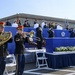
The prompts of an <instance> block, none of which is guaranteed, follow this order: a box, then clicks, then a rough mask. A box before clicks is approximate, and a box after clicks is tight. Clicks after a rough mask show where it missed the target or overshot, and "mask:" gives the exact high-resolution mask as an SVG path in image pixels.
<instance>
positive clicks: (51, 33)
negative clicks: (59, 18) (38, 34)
mask: <svg viewBox="0 0 75 75" xmlns="http://www.w3.org/2000/svg"><path fill="white" fill-rule="evenodd" d="M47 32H48V37H49V38H53V37H54V31H53V29H52V27H51V28H49V29H48V31H47Z"/></svg>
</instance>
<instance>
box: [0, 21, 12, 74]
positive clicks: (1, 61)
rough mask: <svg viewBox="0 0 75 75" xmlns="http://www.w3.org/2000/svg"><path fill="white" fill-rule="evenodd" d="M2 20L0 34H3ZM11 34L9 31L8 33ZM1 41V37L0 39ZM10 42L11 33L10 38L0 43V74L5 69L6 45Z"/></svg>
mask: <svg viewBox="0 0 75 75" xmlns="http://www.w3.org/2000/svg"><path fill="white" fill-rule="evenodd" d="M4 25H5V23H4V22H0V35H2V34H4V33H5V32H4ZM10 34H11V33H10ZM0 41H1V39H0ZM9 42H12V34H11V38H10V39H9V40H8V41H6V42H5V43H4V44H1V45H0V75H3V72H4V70H5V65H6V55H7V53H8V51H7V46H8V43H9Z"/></svg>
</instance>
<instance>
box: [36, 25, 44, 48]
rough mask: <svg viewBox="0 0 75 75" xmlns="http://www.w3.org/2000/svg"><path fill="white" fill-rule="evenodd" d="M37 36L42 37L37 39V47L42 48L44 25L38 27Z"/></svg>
mask: <svg viewBox="0 0 75 75" xmlns="http://www.w3.org/2000/svg"><path fill="white" fill-rule="evenodd" d="M36 37H38V38H39V39H40V40H37V48H38V49H42V42H43V36H42V27H41V25H40V24H39V27H37V28H36Z"/></svg>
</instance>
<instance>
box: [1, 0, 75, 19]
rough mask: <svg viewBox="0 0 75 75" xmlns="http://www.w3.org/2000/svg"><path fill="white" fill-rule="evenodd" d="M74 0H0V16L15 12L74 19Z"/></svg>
mask: <svg viewBox="0 0 75 75" xmlns="http://www.w3.org/2000/svg"><path fill="white" fill-rule="evenodd" d="M74 8H75V0H1V1H0V18H3V17H7V16H10V15H14V14H17V13H27V14H35V15H43V16H50V17H57V18H66V19H73V20H75V9H74Z"/></svg>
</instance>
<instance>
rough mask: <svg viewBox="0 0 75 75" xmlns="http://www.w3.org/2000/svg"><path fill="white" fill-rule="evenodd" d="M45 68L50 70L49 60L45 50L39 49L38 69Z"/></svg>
mask: <svg viewBox="0 0 75 75" xmlns="http://www.w3.org/2000/svg"><path fill="white" fill-rule="evenodd" d="M40 61H41V63H40ZM43 66H45V67H47V68H48V64H47V58H46V56H45V52H44V50H40V49H39V51H36V67H38V68H41V67H43Z"/></svg>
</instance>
